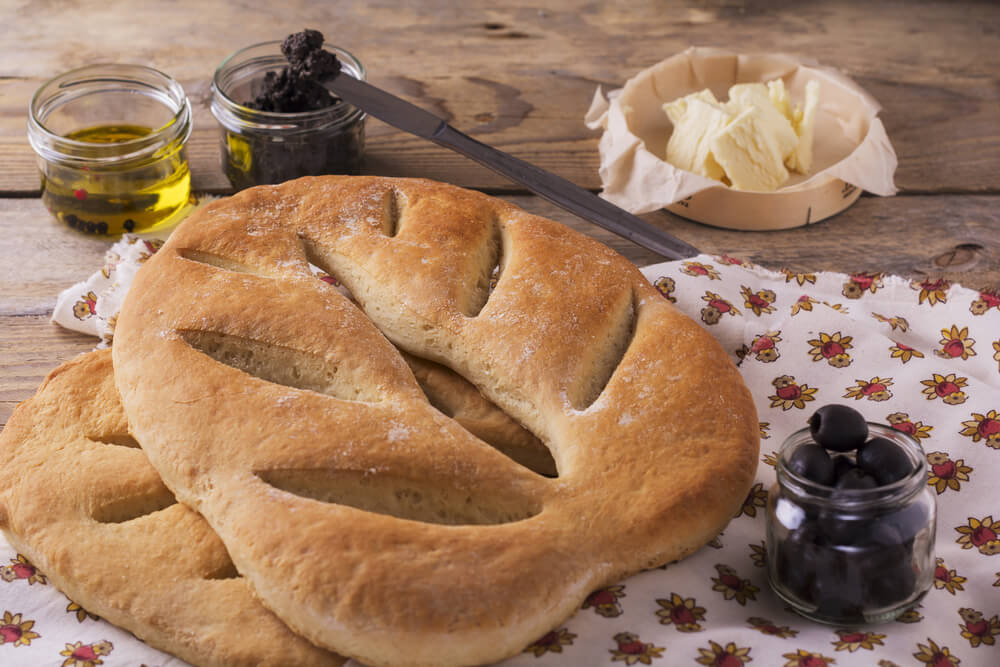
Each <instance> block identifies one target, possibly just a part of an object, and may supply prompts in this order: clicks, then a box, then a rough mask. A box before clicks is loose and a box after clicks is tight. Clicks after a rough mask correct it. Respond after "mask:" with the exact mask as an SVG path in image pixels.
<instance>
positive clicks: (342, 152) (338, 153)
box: [212, 41, 365, 190]
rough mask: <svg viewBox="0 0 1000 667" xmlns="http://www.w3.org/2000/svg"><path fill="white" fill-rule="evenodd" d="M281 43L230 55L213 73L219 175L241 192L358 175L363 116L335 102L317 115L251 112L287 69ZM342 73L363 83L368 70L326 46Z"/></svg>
mask: <svg viewBox="0 0 1000 667" xmlns="http://www.w3.org/2000/svg"><path fill="white" fill-rule="evenodd" d="M281 45H282V42H281V41H272V42H263V43H260V44H255V45H254V46H250V47H247V48H245V49H241V50H240V51H237V52H236V53H234V54H232V55H231V56H229V57H228V58H226V60H224V61H223V63H222V64H221V65H220V66H219V68H218V69H217V70H216V71H215V76H214V78H213V81H212V113H213V114H214V115H215V117H216V119H217V120H218V121H219V124H220V125H221V126H222V135H221V139H222V168H223V171H224V172H225V174H226V176H227V177H228V178H229V182H230V183H232V185H233V187H235V188H236V189H238V190H239V189H243V188H247V187H250V186H253V185H263V184H274V183H281V182H283V181H287V180H290V179H293V178H297V177H299V176H315V175H320V174H357V173H358V172H359V171H360V168H361V158H362V155H363V154H364V144H365V131H364V128H365V113H364V112H363V111H361V110H360V109H358V108H356V107H353V106H351V105H350V104H347V103H346V102H343V101H341V100H339V99H337V98H333V97H331V98H330V101H329V104H327V105H326V106H324V107H322V108H319V109H312V110H307V111H299V112H292V113H287V112H275V111H264V110H260V109H255V108H251V107H252V106H254V100H255V99H256V98H258V96H259V95H260V93H261V90H262V89H263V88H264V86H265V85H266V79H267V78H268V76H269V73H271V74H270V76H271V77H273V76H275V73H278V72H281V70H282V69H283V68H285V67H287V65H288V61H287V59H286V58H285V56H284V55H283V53H282V51H281ZM323 48H324V49H325V50H327V51H329V52H331V53H333V54H334V55H336V56H337V59H338V60H339V61H340V65H341V71H342V72H343V73H344V74H347V75H349V76H353V77H354V78H356V79H361V80H364V78H365V68H364V67H363V66H362V64H361V62H360V61H358V59H357V58H355V57H354V56H353V55H351V54H350V53H348V52H347V51H345V50H344V49H341V48H338V47H335V46H330V45H327V44H324V45H323Z"/></svg>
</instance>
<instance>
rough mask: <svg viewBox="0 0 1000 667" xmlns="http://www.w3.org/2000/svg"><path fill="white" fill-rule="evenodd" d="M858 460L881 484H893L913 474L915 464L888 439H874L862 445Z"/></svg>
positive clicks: (901, 449) (859, 464)
mask: <svg viewBox="0 0 1000 667" xmlns="http://www.w3.org/2000/svg"><path fill="white" fill-rule="evenodd" d="M857 460H858V466H859V467H860V468H861V469H862V470H864V471H865V472H867V473H868V474H869V475H872V476H873V477H874V478H875V479H876V480H878V483H879V484H891V483H892V482H895V481H897V480H900V479H903V478H904V477H906V476H907V475H909V474H910V473H911V472H913V463H912V462H911V461H910V457H909V456H907V454H906V452H905V451H904V450H903V448H902V447H900V446H899V445H897V444H896V443H894V442H893V441H892V440H888V439H886V438H872V439H871V440H869V441H868V442H866V443H865V444H863V445H861V446H860V447H859V448H858V455H857Z"/></svg>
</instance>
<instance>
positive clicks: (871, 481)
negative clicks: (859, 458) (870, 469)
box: [834, 468, 878, 489]
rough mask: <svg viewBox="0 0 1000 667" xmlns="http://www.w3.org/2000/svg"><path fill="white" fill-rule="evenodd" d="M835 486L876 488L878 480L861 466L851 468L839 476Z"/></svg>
mask: <svg viewBox="0 0 1000 667" xmlns="http://www.w3.org/2000/svg"><path fill="white" fill-rule="evenodd" d="M834 486H835V487H836V488H838V489H874V488H875V487H876V486H878V481H877V480H876V479H875V478H874V477H872V476H871V475H869V474H868V473H866V472H865V471H864V470H862V469H861V468H851V469H850V470H847V471H845V472H844V474H843V475H839V476H838V477H837V481H836V482H835V483H834Z"/></svg>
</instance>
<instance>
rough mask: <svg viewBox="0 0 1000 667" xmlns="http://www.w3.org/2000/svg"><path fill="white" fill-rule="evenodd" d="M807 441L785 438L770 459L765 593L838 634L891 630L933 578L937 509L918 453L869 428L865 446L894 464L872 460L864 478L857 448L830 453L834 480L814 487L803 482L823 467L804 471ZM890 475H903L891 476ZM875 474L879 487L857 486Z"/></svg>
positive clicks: (801, 436)
mask: <svg viewBox="0 0 1000 667" xmlns="http://www.w3.org/2000/svg"><path fill="white" fill-rule="evenodd" d="M814 432H815V430H814V431H813V432H811V431H810V429H808V428H806V429H802V430H801V431H797V432H796V433H793V434H792V435H791V436H789V437H788V438H787V439H786V440H785V442H784V443H783V444H782V446H781V449H780V450H779V452H778V457H777V463H776V466H775V471H776V476H777V482H776V484H775V485H774V486H773V487H772V488H771V490H770V493H769V496H768V505H767V554H768V578H769V580H770V584H771V587H772V588H773V589H774V591H775V592H776V593H777V594H778V596H779V597H781V598H782V599H783V600H784V601H785V602H787V603H788V604H789V605H791V607H792V608H793V609H795V610H796V611H797V612H799V613H800V614H802V615H803V616H805V617H807V618H810V619H812V620H816V621H821V622H824V623H830V624H836V625H850V624H862V623H880V622H884V621H889V620H892V619H894V618H896V617H897V616H899V615H900V614H901V613H902V612H904V611H905V610H906V609H907V608H908V607H910V606H912V605H913V603H914V602H915V601H916V600H917V599H919V598H920V596H922V595H923V593H924V592H925V591H926V590H927V589H928V587H929V586H930V585H931V583H932V580H933V577H934V554H933V550H934V532H935V499H934V495H933V494H932V493H931V490H930V487H929V486H928V485H927V462H926V459H925V458H924V453H923V450H922V449H921V447H920V443H919V442H917V441H916V440H915V439H914V438H912V437H911V436H910V435H908V434H905V433H903V432H901V431H897V430H895V429H893V428H890V427H888V426H882V425H880V424H873V423H869V424H868V432H869V436H870V438H871V439H870V440H867V443H866V444H872V443H875V444H876V445H877V446H878V449H879V450H887V449H888V450H891V454H893V455H895V458H893V456H889V457H882V456H881V455H880V456H876V457H873V460H874V461H875V463H874V466H877V467H873V466H872V465H866V466H865V467H866V468H867V470H864V469H862V466H860V465H858V463H859V462H858V460H857V459H858V458H860V457H862V456H863V455H862V454H861V451H862V448H863V447H864V446H865V445H862V446H861V447H859V448H858V453H857V454H856V453H854V452H847V453H839V454H838V453H837V451H840V452H843V451H844V450H843V449H842V448H841V449H838V450H835V451H834V452H833V454H834V455H833V456H832V457H830V458H831V459H832V461H831V462H830V463H831V464H832V465H833V468H835V469H837V472H836V473H835V476H834V477H831V478H827V479H824V482H823V483H821V482H817V481H815V480H814V479H810V478H809V476H813V477H815V475H814V474H813V473H812V471H813V470H816V469H823V466H821V465H817V464H816V463H815V462H814V461H812V460H807V461H805V462H803V459H812V455H813V454H815V453H816V452H814V451H812V450H811V448H813V447H816V441H815V439H814V436H813V433H814ZM886 441H887V442H886ZM893 446H894V447H893ZM800 448H805V450H804V451H799V450H800ZM797 451H799V454H798V455H797V454H796V452H797ZM803 454H808V456H803ZM823 455H824V454H823V453H822V452H821V453H819V454H818V456H819V457H822V456H823ZM826 455H829V452H826ZM904 456H905V458H904ZM887 461H888V462H887ZM821 463H823V464H825V465H826V466H827V467H829V466H830V464H827V463H826V462H825V461H822V462H821ZM865 463H867V462H865ZM891 466H895V467H901V469H900V470H897V471H890V470H888V468H889V467H891ZM883 472H885V473H886V474H885V475H884V476H883ZM874 474H878V476H879V478H880V479H879V480H878V481H877V482H876V481H869V483H864V484H861V483H858V481H857V480H858V479H859V478H860V479H868V478H869V477H871V476H873V475H874ZM893 479H894V481H886V480H893Z"/></svg>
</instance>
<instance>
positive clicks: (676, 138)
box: [667, 92, 730, 181]
mask: <svg viewBox="0 0 1000 667" xmlns="http://www.w3.org/2000/svg"><path fill="white" fill-rule="evenodd" d="M709 95H711V93H710V92H709ZM688 97H689V98H690V99H688V101H687V102H686V104H685V110H684V113H683V115H681V116H680V118H678V120H677V121H676V122H675V123H674V132H673V134H671V135H670V140H669V141H667V162H669V163H670V164H672V165H674V166H675V167H679V168H680V169H685V170H687V171H691V172H694V173H696V174H701V175H702V176H706V177H708V178H713V179H715V180H717V181H721V180H722V178H723V176H724V175H725V172H724V171H723V169H722V167H721V166H720V165H719V163H718V162H717V161H716V159H715V158H714V157H713V156H712V152H711V147H710V144H711V141H712V137H714V136H715V135H716V134H718V133H719V131H720V130H722V129H723V128H724V127H726V125H727V124H728V123H729V120H730V115H729V113H728V112H727V111H726V110H725V109H723V108H722V107H721V106H719V105H718V104H713V103H711V102H706V101H705V100H704V99H702V98H699V97H692V96H690V95H689V96H688Z"/></svg>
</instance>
